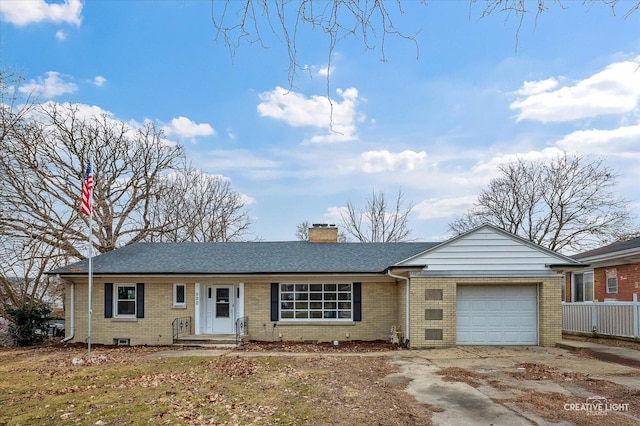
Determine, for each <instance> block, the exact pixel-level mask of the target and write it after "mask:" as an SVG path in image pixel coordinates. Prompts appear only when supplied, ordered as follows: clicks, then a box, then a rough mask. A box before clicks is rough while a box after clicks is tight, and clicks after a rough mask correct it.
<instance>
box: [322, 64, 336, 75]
mask: <svg viewBox="0 0 640 426" xmlns="http://www.w3.org/2000/svg"><path fill="white" fill-rule="evenodd" d="M335 70H336V67H334V66H331V67H330V66H323V67H320V68H319V69H318V75H319V76H321V77H327V76H329V75H331V74H332V73H333V72H334V71H335Z"/></svg>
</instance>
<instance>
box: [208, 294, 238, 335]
mask: <svg viewBox="0 0 640 426" xmlns="http://www.w3.org/2000/svg"><path fill="white" fill-rule="evenodd" d="M205 306H206V320H205V329H206V331H205V332H208V333H212V334H229V333H233V332H234V330H233V329H234V325H235V324H234V322H235V315H234V303H233V286H232V285H212V286H209V287H207V290H206V303H205Z"/></svg>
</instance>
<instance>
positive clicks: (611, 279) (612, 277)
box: [605, 269, 618, 293]
mask: <svg viewBox="0 0 640 426" xmlns="http://www.w3.org/2000/svg"><path fill="white" fill-rule="evenodd" d="M605 275H606V278H607V293H617V292H618V273H617V271H616V270H615V269H614V270H613V271H607V272H606V274H605Z"/></svg>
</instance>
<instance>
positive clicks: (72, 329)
mask: <svg viewBox="0 0 640 426" xmlns="http://www.w3.org/2000/svg"><path fill="white" fill-rule="evenodd" d="M75 286H76V284H75V283H74V282H73V281H72V282H71V290H70V291H69V296H70V298H71V303H70V309H71V313H70V314H69V325H70V334H69V335H68V336H67V337H65V338H64V339H62V340H61V341H60V343H66V342H68V341H69V340H71V339H73V336H74V334H75V324H74V317H75V309H76V307H75V305H76V303H75V301H76V300H75V291H74V289H75ZM66 329H67V327H66V326H65V330H66Z"/></svg>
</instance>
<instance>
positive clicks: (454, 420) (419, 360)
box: [387, 346, 640, 426]
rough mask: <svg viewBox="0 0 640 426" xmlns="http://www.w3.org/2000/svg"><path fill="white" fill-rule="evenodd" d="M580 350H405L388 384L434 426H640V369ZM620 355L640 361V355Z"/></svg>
mask: <svg viewBox="0 0 640 426" xmlns="http://www.w3.org/2000/svg"><path fill="white" fill-rule="evenodd" d="M578 349H581V350H578V351H570V350H567V349H562V348H542V347H477V346H467V347H465V346H462V347H457V348H452V349H432V350H422V351H419V350H416V351H404V352H399V353H396V354H393V355H392V361H391V362H392V363H394V364H396V365H397V366H398V367H399V368H400V372H399V373H396V374H393V375H391V376H389V377H388V378H387V380H388V381H390V382H398V383H403V382H404V383H407V382H408V384H407V388H406V391H407V392H408V393H409V394H411V395H413V396H414V397H415V398H416V399H417V400H418V401H420V402H423V403H425V404H428V405H429V406H430V408H431V410H432V411H433V423H434V424H435V425H547V424H558V425H573V424H575V425H606V424H611V425H616V426H618V425H625V424H629V425H637V424H640V368H636V367H632V366H629V365H624V364H623V363H617V362H610V361H603V360H599V359H597V358H596V357H595V356H594V353H589V352H587V351H586V350H585V348H578ZM592 349H593V348H592ZM596 349H597V348H596ZM621 351H632V352H631V353H630V354H631V356H635V357H637V359H640V352H639V351H633V350H631V349H625V350H620V351H618V355H620V354H621V353H622V352H621ZM620 357H621V358H626V357H625V356H624V353H622V355H621V356H619V358H620ZM639 365H640V364H639Z"/></svg>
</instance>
